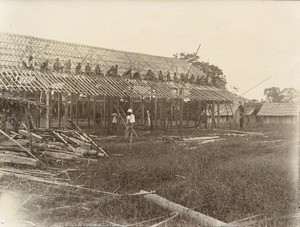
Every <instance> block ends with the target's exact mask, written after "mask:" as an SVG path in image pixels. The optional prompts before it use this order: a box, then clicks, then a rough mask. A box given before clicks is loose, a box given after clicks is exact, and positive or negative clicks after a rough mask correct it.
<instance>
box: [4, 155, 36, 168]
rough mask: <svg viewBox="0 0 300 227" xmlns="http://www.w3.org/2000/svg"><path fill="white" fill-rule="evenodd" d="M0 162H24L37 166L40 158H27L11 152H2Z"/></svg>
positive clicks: (23, 163)
mask: <svg viewBox="0 0 300 227" xmlns="http://www.w3.org/2000/svg"><path fill="white" fill-rule="evenodd" d="M0 162H1V163H13V164H22V165H29V166H37V165H38V160H36V159H33V158H26V157H21V156H16V155H11V154H2V153H0Z"/></svg>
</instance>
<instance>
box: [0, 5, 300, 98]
mask: <svg viewBox="0 0 300 227" xmlns="http://www.w3.org/2000/svg"><path fill="white" fill-rule="evenodd" d="M0 31H1V32H9V33H17V34H23V35H31V36H37V37H41V38H46V39H54V40H60V41H66V42H74V43H81V44H88V45H93V46H99V47H105V48H110V49H117V50H124V51H131V52H140V53H146V54H153V55H159V56H165V57H172V56H173V54H174V53H179V52H189V53H191V52H195V51H196V49H197V47H198V45H199V44H200V43H201V48H200V51H199V54H198V55H199V56H200V60H204V61H207V60H208V59H209V62H210V63H211V64H214V65H217V66H219V67H220V68H221V69H222V70H223V72H224V74H225V75H226V76H227V82H228V85H229V86H236V87H238V88H239V94H242V93H244V92H245V91H246V90H248V89H249V88H251V87H252V86H254V85H255V84H258V83H259V82H261V81H262V80H264V79H265V78H267V77H269V76H272V77H271V78H270V79H269V80H267V81H266V82H264V83H263V84H261V85H260V86H258V87H257V88H255V89H253V90H252V91H251V92H248V93H247V94H246V95H245V97H247V98H255V99H261V98H262V97H263V90H264V88H266V87H272V86H278V87H280V88H285V87H295V88H297V89H300V79H299V77H300V2H285V1H274V2H271V1H265V2H261V1H209V2H208V1H88V0H86V1H66V0H65V1H62V0H61V1H37V0H36V1H33V0H32V1H29V0H26V1H25V0H23V1H8V0H7V1H4V0H0Z"/></svg>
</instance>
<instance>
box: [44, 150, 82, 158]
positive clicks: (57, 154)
mask: <svg viewBox="0 0 300 227" xmlns="http://www.w3.org/2000/svg"><path fill="white" fill-rule="evenodd" d="M43 154H44V155H47V156H50V157H52V158H57V159H64V160H77V159H78V155H75V154H67V153H62V152H49V151H45V152H43Z"/></svg>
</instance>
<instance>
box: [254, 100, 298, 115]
mask: <svg viewBox="0 0 300 227" xmlns="http://www.w3.org/2000/svg"><path fill="white" fill-rule="evenodd" d="M299 112H300V108H299V106H298V105H297V103H274V102H273V103H264V104H263V106H262V107H261V109H260V111H259V112H258V114H257V115H258V116H298V115H299Z"/></svg>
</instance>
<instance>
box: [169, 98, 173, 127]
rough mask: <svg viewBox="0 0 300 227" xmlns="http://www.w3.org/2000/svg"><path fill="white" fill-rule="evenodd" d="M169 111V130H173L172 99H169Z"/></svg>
mask: <svg viewBox="0 0 300 227" xmlns="http://www.w3.org/2000/svg"><path fill="white" fill-rule="evenodd" d="M170 108H171V109H170V113H171V116H170V120H171V121H170V123H171V125H170V127H171V132H173V99H171V101H170Z"/></svg>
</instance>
